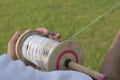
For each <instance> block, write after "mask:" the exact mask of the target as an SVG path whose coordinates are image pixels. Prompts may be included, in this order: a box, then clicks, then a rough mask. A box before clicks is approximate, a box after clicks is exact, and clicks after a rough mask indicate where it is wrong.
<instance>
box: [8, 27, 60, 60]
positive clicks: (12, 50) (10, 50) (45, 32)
mask: <svg viewBox="0 0 120 80" xmlns="http://www.w3.org/2000/svg"><path fill="white" fill-rule="evenodd" d="M36 31H38V32H40V33H41V34H43V35H45V36H46V37H49V38H52V39H59V38H60V37H61V35H60V34H59V33H55V32H50V31H49V30H48V29H46V28H44V27H40V28H37V29H36ZM22 33H23V31H17V32H16V33H15V34H14V35H13V37H12V38H11V39H10V40H9V42H8V54H9V55H10V57H11V58H12V59H13V60H17V59H18V58H17V56H16V52H15V44H16V42H17V40H18V38H19V37H20V35H21V34H22Z"/></svg>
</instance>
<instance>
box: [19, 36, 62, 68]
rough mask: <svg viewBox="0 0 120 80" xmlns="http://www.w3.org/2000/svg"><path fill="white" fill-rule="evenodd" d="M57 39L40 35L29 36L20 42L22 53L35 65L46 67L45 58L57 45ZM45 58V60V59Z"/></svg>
mask: <svg viewBox="0 0 120 80" xmlns="http://www.w3.org/2000/svg"><path fill="white" fill-rule="evenodd" d="M59 44H60V43H59V42H58V41H55V40H52V39H48V38H46V37H43V36H40V35H31V36H29V37H28V38H27V39H26V40H25V41H24V42H23V44H22V49H21V50H22V55H23V57H24V58H25V59H27V60H28V61H30V62H32V63H34V64H35V65H36V66H38V67H41V68H43V69H44V68H46V65H47V64H48V63H47V58H48V57H49V55H52V52H53V50H54V49H55V48H56V47H57V46H58V45H59ZM45 59H46V60H45Z"/></svg>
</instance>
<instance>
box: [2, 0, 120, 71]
mask: <svg viewBox="0 0 120 80" xmlns="http://www.w3.org/2000/svg"><path fill="white" fill-rule="evenodd" d="M119 2H120V1H119V0H0V53H1V54H3V53H6V52H7V43H8V41H9V39H10V38H11V37H12V35H13V34H14V33H15V32H16V31H17V30H25V29H36V28H37V27H39V26H45V27H47V28H48V29H50V30H51V31H55V32H59V33H61V34H62V40H66V39H68V38H70V37H71V36H72V35H74V34H75V33H76V32H78V31H79V30H81V29H82V28H83V27H84V26H86V25H87V24H89V23H90V22H91V21H93V20H94V19H96V18H97V17H98V16H100V15H101V14H103V13H104V12H106V11H107V10H108V9H110V8H111V7H112V6H114V5H116V4H117V3H119ZM119 27H120V6H118V7H117V8H115V9H114V10H113V11H111V12H110V13H109V14H107V15H105V16H104V17H103V18H101V19H100V20H98V21H97V22H96V23H94V24H93V25H91V27H89V28H87V29H86V30H84V31H83V32H81V33H79V35H77V36H75V37H74V38H72V40H74V41H76V42H77V43H78V44H79V45H80V46H81V47H82V49H83V50H84V55H85V66H87V67H89V68H91V69H94V70H99V67H100V65H101V64H102V62H103V60H104V58H105V55H106V53H107V51H108V49H109V46H110V44H111V42H112V40H113V38H114V36H115V34H116V32H117V31H118V29H119Z"/></svg>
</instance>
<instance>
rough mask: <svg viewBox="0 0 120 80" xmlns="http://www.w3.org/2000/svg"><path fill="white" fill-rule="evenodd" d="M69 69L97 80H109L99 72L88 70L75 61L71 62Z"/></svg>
mask: <svg viewBox="0 0 120 80" xmlns="http://www.w3.org/2000/svg"><path fill="white" fill-rule="evenodd" d="M68 67H69V68H71V69H74V70H77V71H80V72H83V73H86V74H88V75H89V76H91V77H92V78H94V79H96V80H106V78H107V77H106V76H105V75H103V74H101V73H99V72H96V71H93V70H91V69H88V68H86V67H84V66H82V65H80V64H77V63H75V62H73V61H71V62H69V64H68Z"/></svg>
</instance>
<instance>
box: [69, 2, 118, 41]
mask: <svg viewBox="0 0 120 80" xmlns="http://www.w3.org/2000/svg"><path fill="white" fill-rule="evenodd" d="M119 5H120V2H119V3H117V4H115V5H114V6H112V7H111V8H110V9H109V10H107V11H106V12H105V13H103V14H102V15H100V16H98V17H97V18H96V19H94V20H93V21H91V22H90V23H89V24H87V25H86V26H84V27H83V28H82V29H81V30H79V31H78V32H76V33H75V34H73V35H72V36H71V37H70V38H68V39H67V40H70V39H72V38H74V37H75V36H77V35H78V34H79V33H80V32H82V31H84V30H85V29H87V28H88V27H90V26H91V25H92V24H94V23H95V22H96V21H98V20H99V19H101V18H102V17H104V16H105V15H107V14H108V13H110V12H111V11H112V10H113V9H115V8H117V7H118V6H119Z"/></svg>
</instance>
